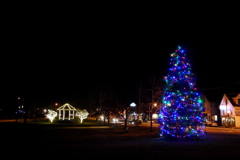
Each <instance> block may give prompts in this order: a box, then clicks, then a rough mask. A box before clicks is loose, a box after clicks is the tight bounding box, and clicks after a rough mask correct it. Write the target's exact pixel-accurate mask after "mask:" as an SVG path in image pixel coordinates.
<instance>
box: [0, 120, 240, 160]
mask: <svg viewBox="0 0 240 160" xmlns="http://www.w3.org/2000/svg"><path fill="white" fill-rule="evenodd" d="M0 127H1V134H0V135H1V137H2V141H1V146H2V150H1V153H2V156H3V155H4V156H6V157H8V158H11V159H24V160H28V159H31V160H33V159H52V158H54V159H58V160H61V159H64V160H67V159H69V160H70V159H82V158H83V157H84V158H86V159H95V158H101V159H114V160H118V159H119V160H120V159H132V160H134V159H164V160H166V159H171V160H173V159H194V160H196V159H204V160H206V159H211V160H212V159H218V158H221V159H223V158H228V159H230V158H236V157H239V155H240V135H234V134H232V135H230V134H229V135H226V134H217V133H207V136H206V138H205V139H203V140H168V139H165V138H161V137H159V136H158V128H157V125H156V124H155V125H153V131H151V129H150V126H149V124H143V125H139V126H136V125H128V132H126V131H125V129H124V125H110V126H96V125H93V124H90V123H87V121H85V123H84V124H78V125H72V124H64V123H62V124H50V123H48V122H45V123H42V124H40V123H38V122H34V123H27V124H23V123H0Z"/></svg>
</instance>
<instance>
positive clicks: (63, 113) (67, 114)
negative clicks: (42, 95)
mask: <svg viewBox="0 0 240 160" xmlns="http://www.w3.org/2000/svg"><path fill="white" fill-rule="evenodd" d="M57 110H58V117H59V120H61V119H62V120H65V119H68V120H70V119H74V116H75V111H76V110H77V109H76V108H74V107H73V106H71V105H70V104H68V103H65V104H64V105H62V106H61V107H59V108H58V109H57Z"/></svg>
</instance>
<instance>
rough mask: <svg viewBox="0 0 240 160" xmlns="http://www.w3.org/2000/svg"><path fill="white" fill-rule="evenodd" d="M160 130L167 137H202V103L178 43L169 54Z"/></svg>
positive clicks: (162, 135)
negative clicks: (175, 48)
mask: <svg viewBox="0 0 240 160" xmlns="http://www.w3.org/2000/svg"><path fill="white" fill-rule="evenodd" d="M163 81H164V91H163V97H162V107H161V111H160V114H159V123H160V125H159V133H160V136H161V137H167V138H191V139H202V138H204V137H205V126H204V124H203V122H204V120H205V117H204V114H203V111H204V106H203V99H202V96H201V94H200V93H199V92H198V90H197V88H196V84H195V83H196V78H195V75H194V74H193V73H192V70H191V65H190V63H189V60H188V59H187V58H186V54H185V53H184V50H183V49H182V48H181V46H178V49H177V50H175V52H174V53H172V54H171V58H170V67H169V70H168V73H167V76H165V77H164V80H163Z"/></svg>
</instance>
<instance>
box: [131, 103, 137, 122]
mask: <svg viewBox="0 0 240 160" xmlns="http://www.w3.org/2000/svg"><path fill="white" fill-rule="evenodd" d="M130 107H132V108H135V107H136V103H134V102H132V103H131V104H130ZM134 111H136V108H135V109H134ZM133 113H134V112H133ZM135 120H136V119H135V114H134V122H135Z"/></svg>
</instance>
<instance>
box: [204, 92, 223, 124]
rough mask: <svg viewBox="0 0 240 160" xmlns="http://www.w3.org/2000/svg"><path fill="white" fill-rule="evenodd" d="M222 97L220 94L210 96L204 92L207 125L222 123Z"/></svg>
mask: <svg viewBox="0 0 240 160" xmlns="http://www.w3.org/2000/svg"><path fill="white" fill-rule="evenodd" d="M220 100H221V98H220V97H219V96H218V95H214V96H212V95H211V96H210V95H206V94H203V102H204V109H205V111H204V112H203V113H204V114H205V116H206V125H209V126H212V125H213V124H216V125H217V126H219V125H221V121H220V111H219V108H218V107H219V104H220Z"/></svg>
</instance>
